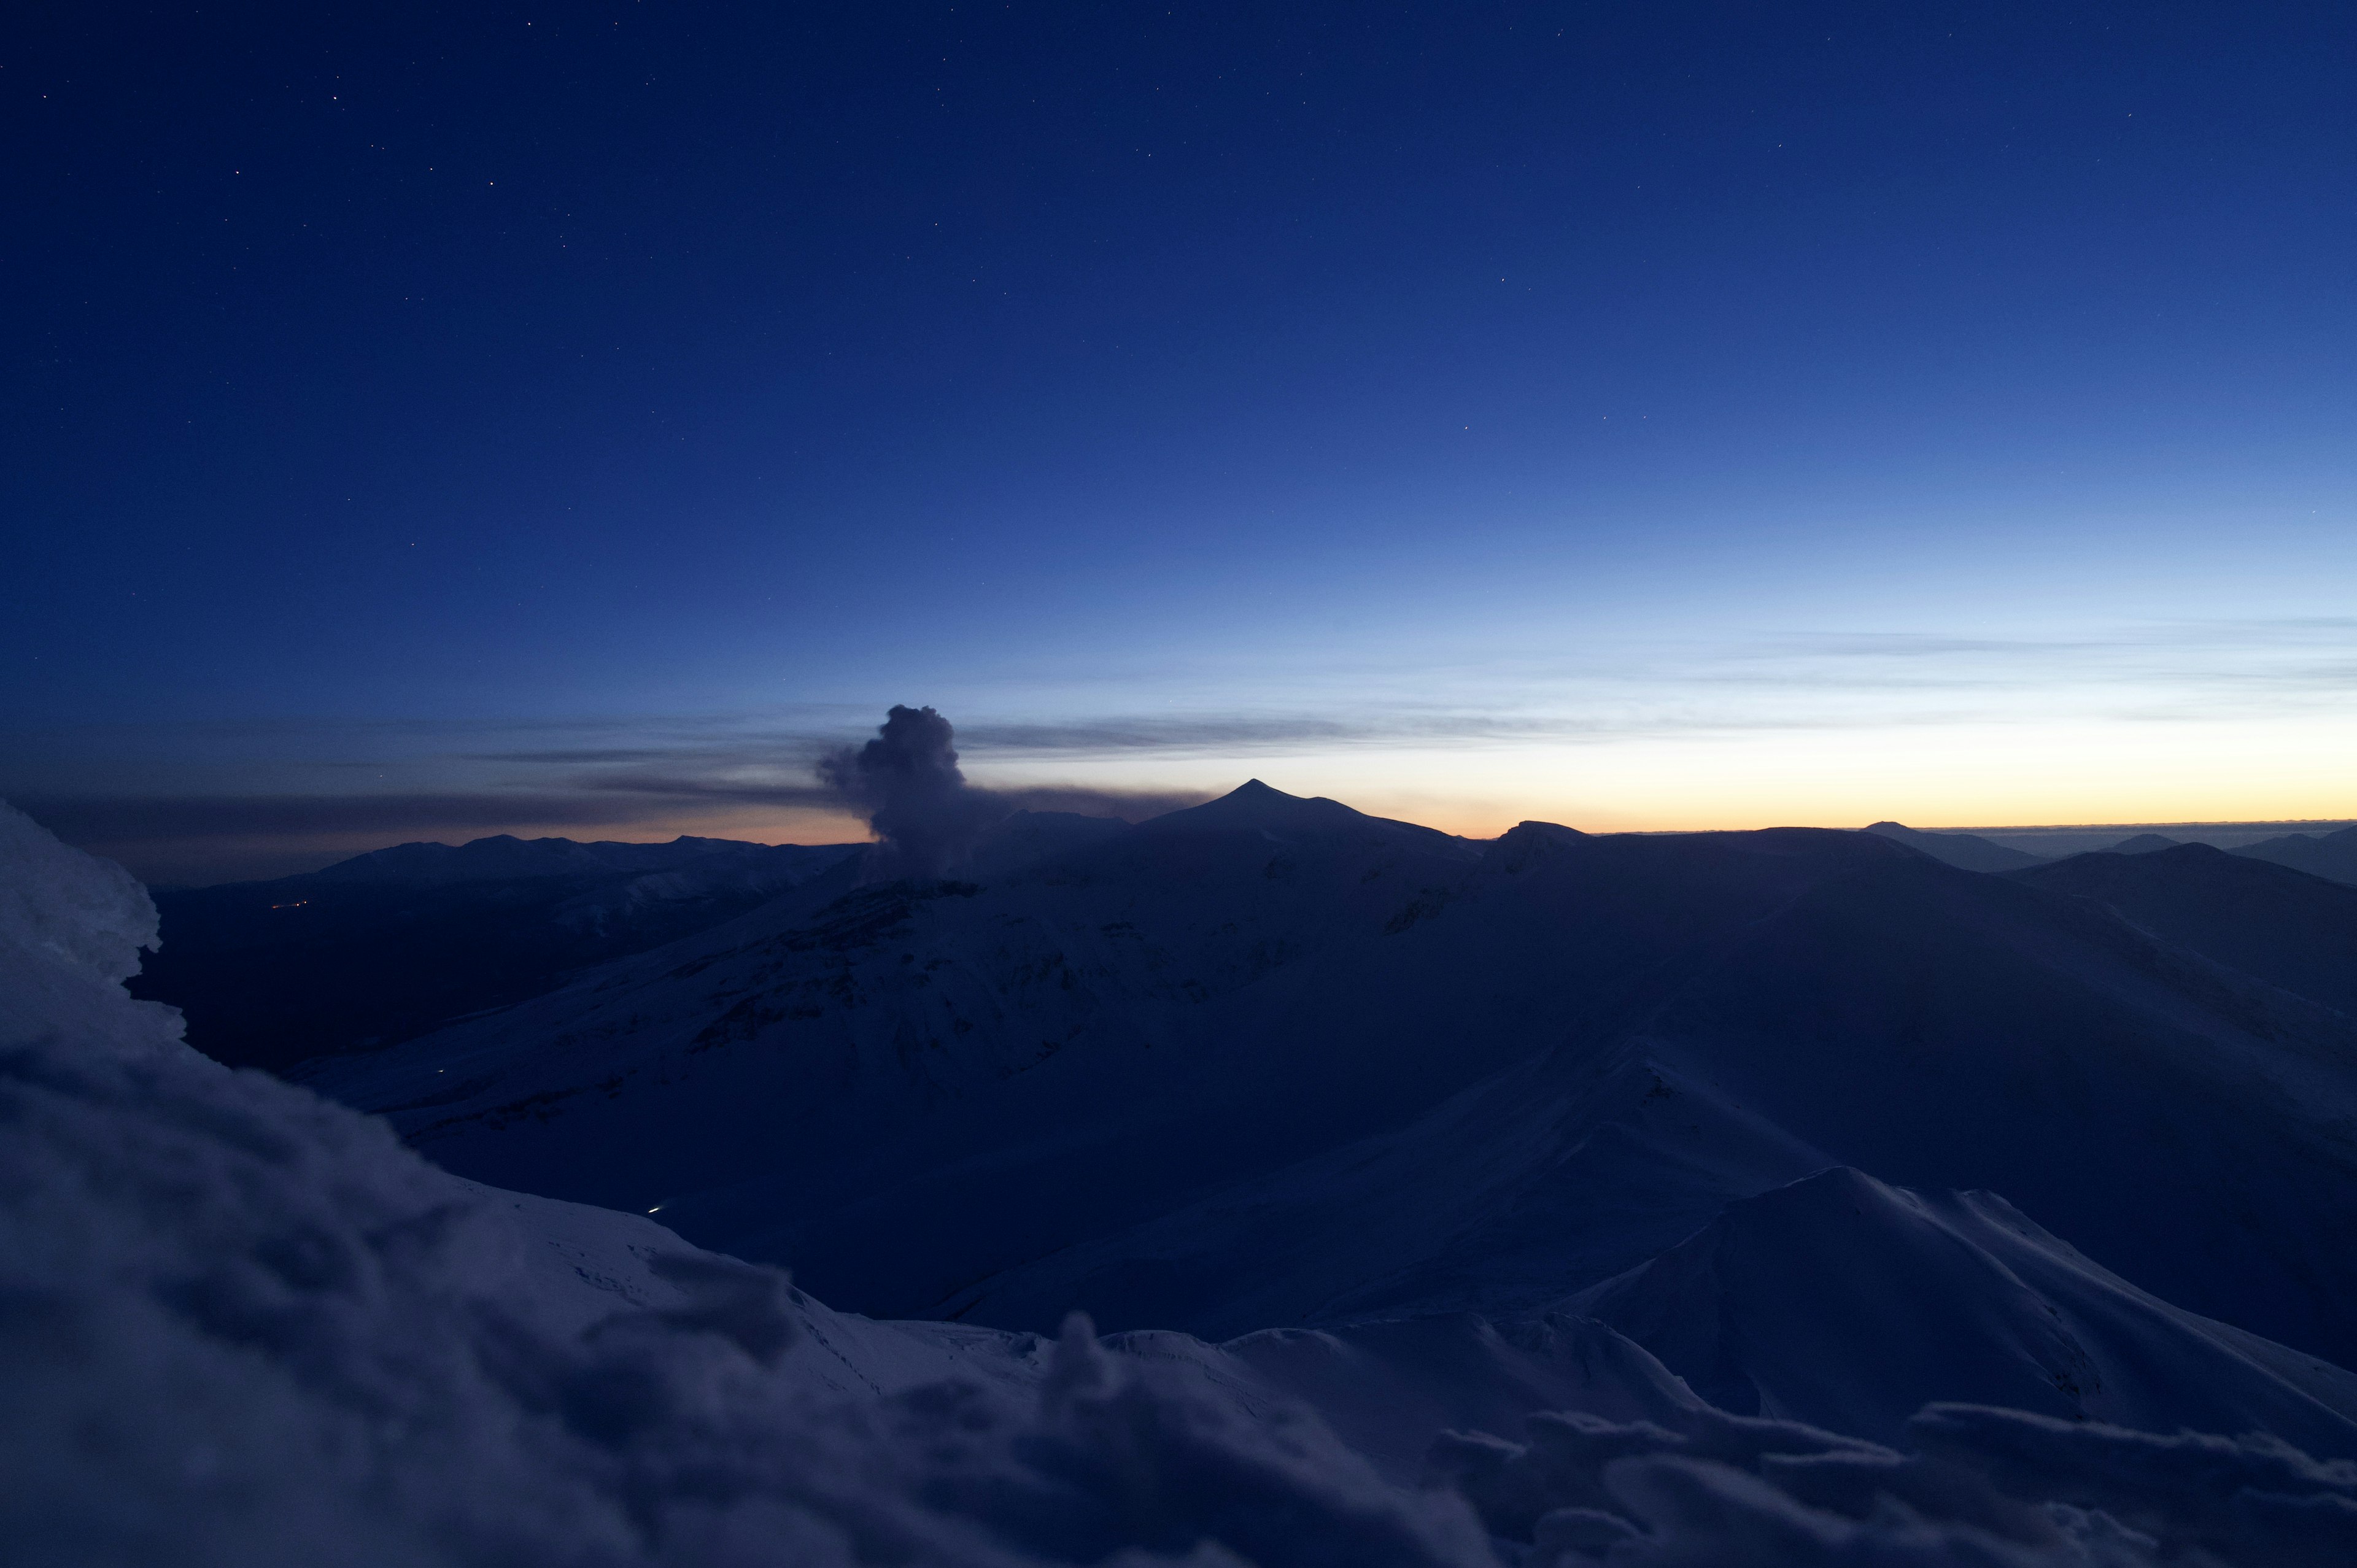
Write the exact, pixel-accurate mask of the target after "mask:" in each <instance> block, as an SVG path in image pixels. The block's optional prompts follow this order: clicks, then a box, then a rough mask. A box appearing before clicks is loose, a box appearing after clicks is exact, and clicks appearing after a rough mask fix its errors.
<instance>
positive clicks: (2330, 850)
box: [2233, 828, 2357, 886]
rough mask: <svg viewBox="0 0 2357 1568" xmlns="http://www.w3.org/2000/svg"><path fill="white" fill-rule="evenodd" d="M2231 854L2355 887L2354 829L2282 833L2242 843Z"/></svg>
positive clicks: (2356, 833) (2356, 842)
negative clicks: (2280, 835) (2249, 842)
mask: <svg viewBox="0 0 2357 1568" xmlns="http://www.w3.org/2000/svg"><path fill="white" fill-rule="evenodd" d="M2233 853H2234V854H2246V855H2249V856H2250V857H2251V858H2252V859H2253V860H2265V861H2270V862H2272V863H2274V864H2275V865H2288V866H2290V867H2291V868H2292V869H2293V870H2294V871H2305V872H2307V873H2309V875H2312V876H2327V877H2330V878H2331V879H2332V880H2333V881H2335V882H2346V883H2349V884H2351V885H2352V886H2357V828H2342V829H2341V831H2340V832H2333V833H2323V834H2315V833H2286V834H2284V836H2283V837H2281V838H2272V839H2266V840H2263V841H2262V842H2260V843H2254V844H2245V845H2244V846H2243V847H2242V848H2240V849H2238V850H2235V851H2233Z"/></svg>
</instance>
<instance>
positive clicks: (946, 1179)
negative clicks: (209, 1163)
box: [312, 787, 2357, 1359]
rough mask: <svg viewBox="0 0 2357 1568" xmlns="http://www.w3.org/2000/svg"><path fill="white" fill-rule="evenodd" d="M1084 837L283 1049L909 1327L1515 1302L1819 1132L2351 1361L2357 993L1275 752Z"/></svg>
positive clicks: (1862, 859)
mask: <svg viewBox="0 0 2357 1568" xmlns="http://www.w3.org/2000/svg"><path fill="white" fill-rule="evenodd" d="M1076 836H1077V835H1076ZM1089 836H1090V837H1091V838H1092V840H1093V842H1086V843H1078V842H1076V843H1071V846H1070V847H1064V848H1060V849H1059V848H1055V847H1053V846H1048V847H1046V848H1044V849H1043V851H1042V853H1040V854H1038V855H1037V857H1036V858H1031V859H1029V860H1028V862H1024V863H1022V864H1018V865H1010V867H1009V868H1008V869H1006V870H1005V871H1003V872H999V873H996V874H994V875H992V876H991V877H990V878H988V879H987V880H982V881H962V882H954V883H911V882H899V883H884V884H871V885H867V886H851V885H850V883H849V881H848V880H834V879H831V881H832V885H831V886H818V885H813V886H809V887H806V888H802V889H796V890H792V891H790V892H789V893H787V894H786V895H785V896H783V897H780V899H778V900H777V901H776V902H774V903H772V904H770V905H769V906H766V907H765V908H761V909H760V910H759V911H756V912H754V913H753V914H750V915H748V916H745V917H742V918H738V919H737V920H736V921H733V922H731V923H730V924H728V925H727V926H726V927H722V928H718V929H713V930H710V931H707V932H705V933H703V934H701V935H699V936H696V937H692V938H688V939H685V940H681V941H676V942H673V943H672V944H670V945H668V946H667V947H664V948H662V949H661V950H654V951H650V952H647V953H644V954H641V955H640V956H638V957H636V958H632V959H625V960H621V961H617V962H616V963H613V964H610V965H608V966H606V967H604V968H601V969H599V970H597V971H596V972H592V973H589V974H586V975H584V976H582V977H581V978H580V979H579V980H578V981H576V983H573V984H571V985H569V986H567V987H566V988H565V989H564V990H561V991H558V992H555V993H552V994H550V995H547V996H544V997H542V998H538V999H536V1000H533V1001H532V1002H529V1003H526V1004H522V1005H521V1006H519V1007H517V1008H515V1009H513V1010H511V1012H509V1013H506V1014H503V1015H500V1017H498V1018H497V1019H492V1020H484V1021H481V1022H478V1023H471V1024H461V1025H458V1026H454V1027H452V1028H449V1029H447V1030H445V1031H442V1032H440V1033H438V1034H436V1035H434V1036H428V1037H425V1038H421V1039H417V1040H413V1041H411V1042H409V1043H408V1044H406V1045H404V1046H402V1047H396V1048H393V1049H391V1050H385V1051H380V1052H376V1053H371V1054H370V1055H368V1056H364V1057H355V1058H345V1059H342V1060H339V1061H335V1062H331V1063H328V1064H324V1065H323V1066H322V1067H321V1068H320V1069H318V1070H317V1073H316V1074H315V1076H314V1078H313V1079H312V1081H314V1082H316V1083H317V1085H318V1086H319V1087H321V1088H322V1089H324V1090H328V1092H331V1093H333V1094H335V1095H337V1096H339V1097H340V1098H343V1099H345V1100H347V1101H350V1102H352V1103H354V1104H357V1105H360V1106H362V1107H364V1108H368V1109H372V1110H379V1111H382V1112H385V1113H387V1114H389V1115H390V1116H391V1117H392V1118H393V1121H394V1123H395V1125H396V1126H397V1127H399V1128H400V1129H402V1130H403V1132H404V1133H405V1135H407V1136H408V1137H409V1138H410V1139H411V1140H412V1141H413V1142H414V1144H416V1145H417V1146H418V1147H419V1148H420V1149H421V1150H423V1151H424V1152H425V1153H427V1154H428V1155H431V1156H432V1157H434V1158H435V1159H436V1160H437V1161H440V1162H442V1163H444V1164H446V1165H448V1166H449V1167H450V1168H452V1169H454V1170H457V1171H458V1172H460V1173H461V1174H465V1175H469V1176H476V1177H478V1178H479V1179H483V1180H488V1181H494V1182H498V1183H500V1184H503V1185H508V1186H514V1187H523V1188H526V1189H530V1190H537V1191H544V1192H548V1193H552V1194H555V1195H559V1196H564V1197H574V1198H578V1199H583V1200H587V1201H591V1202H597V1203H602V1204H606V1205H608V1206H611V1207H615V1208H633V1209H638V1210H641V1211H643V1210H645V1209H648V1208H655V1207H657V1206H660V1207H661V1209H662V1215H661V1217H662V1219H664V1221H665V1222H666V1223H669V1224H673V1225H674V1226H675V1227H677V1228H678V1229H679V1230H681V1231H682V1233H683V1234H685V1235H687V1236H689V1237H690V1238H691V1239H694V1240H698V1241H701V1242H703V1243H705V1244H707V1245H712V1246H716V1247H718V1248H720V1249H722V1250H725V1251H732V1252H735V1253H737V1254H738V1255H741V1256H748V1257H757V1258H766V1259H774V1260H779V1261H783V1262H791V1263H792V1265H793V1266H794V1267H795V1269H796V1271H797V1274H798V1277H800V1278H802V1279H804V1280H806V1281H807V1282H809V1283H810V1284H811V1286H812V1288H813V1290H816V1291H817V1292H819V1294H821V1295H823V1297H825V1298H826V1299H828V1300H830V1301H832V1302H834V1303H836V1304H838V1305H845V1306H848V1307H851V1308H854V1309H856V1310H862V1311H868V1312H874V1313H877V1314H882V1315H887V1316H957V1317H960V1318H962V1319H963V1321H966V1322H969V1323H979V1324H991V1325H997V1326H1009V1327H1024V1328H1036V1327H1042V1326H1053V1324H1054V1323H1055V1322H1056V1321H1057V1320H1058V1319H1059V1318H1060V1315H1061V1314H1062V1313H1063V1312H1064V1311H1065V1310H1067V1309H1068V1308H1070V1307H1072V1306H1075V1305H1079V1306H1085V1307H1087V1308H1089V1309H1090V1310H1092V1312H1094V1313H1096V1314H1097V1315H1098V1316H1099V1318H1100V1321H1102V1322H1104V1323H1107V1324H1109V1325H1112V1326H1161V1327H1181V1328H1187V1329H1189V1330H1192V1331H1195V1332H1198V1333H1202V1334H1206V1335H1212V1336H1224V1335H1227V1334H1232V1333H1240V1332H1244V1331H1247V1330H1249V1329H1253V1328H1256V1327H1265V1326H1268V1325H1270V1324H1274V1323H1288V1322H1312V1323H1314V1322H1321V1321H1346V1320H1350V1319H1352V1318H1355V1317H1361V1316H1368V1315H1375V1314H1386V1313H1400V1312H1423V1311H1437V1310H1458V1309H1465V1308H1471V1309H1475V1310H1480V1311H1483V1312H1493V1313H1494V1312H1505V1311H1519V1310H1524V1309H1526V1308H1530V1307H1532V1306H1534V1305H1536V1304H1542V1303H1544V1302H1547V1301H1553V1300H1558V1299H1560V1298H1561V1297H1563V1296H1564V1295H1565V1294H1568V1293H1570V1292H1574V1291H1577V1290H1579V1289H1581V1288H1584V1287H1586V1286H1587V1285H1590V1284H1593V1283H1596V1282H1598V1281H1600V1280H1603V1279H1605V1278H1608V1277H1609V1276H1611V1275H1613V1274H1615V1273H1620V1271H1623V1270H1626V1269H1628V1268H1631V1267H1632V1266H1634V1265H1635V1264H1638V1263H1641V1262H1643V1261H1645V1260H1646V1259H1648V1258H1651V1257H1652V1256H1655V1255H1656V1254H1658V1253H1660V1252H1661V1251H1663V1250H1664V1249H1665V1248H1668V1247H1671V1246H1673V1245H1674V1244H1676V1243H1677V1242H1678V1241H1679V1240H1682V1239H1683V1238H1684V1237H1686V1236H1688V1235H1690V1234H1692V1233H1693V1232H1694V1231H1695V1230H1697V1229H1698V1228H1699V1227H1701V1226H1703V1225H1706V1224H1707V1223H1708V1222H1709V1221H1710V1220H1711V1219H1712V1218H1713V1217H1714V1216H1716V1215H1717V1214H1718V1213H1719V1212H1720V1211H1721V1209H1722V1208H1724V1207H1725V1205H1726V1204H1727V1202H1729V1201H1730V1200H1735V1199H1740V1198H1744V1197H1750V1196H1753V1195H1756V1194H1758V1193H1761V1192H1765V1191H1768V1190H1770V1189H1771V1188H1774V1187H1781V1186H1782V1185H1784V1184H1786V1183H1789V1182H1791V1181H1793V1180H1795V1179H1797V1178H1799V1177H1801V1176H1806V1175H1808V1174H1810V1173H1811V1172H1812V1171H1815V1170H1819V1169H1822V1168H1824V1166H1826V1165H1835V1164H1847V1165H1856V1166H1858V1167H1860V1168H1861V1169H1865V1170H1868V1171H1871V1172H1873V1173H1874V1174H1875V1175H1876V1176H1878V1177H1879V1178H1880V1179H1883V1180H1885V1181H1889V1182H1895V1183H1900V1184H1904V1185H1907V1186H1910V1187H1921V1188H1925V1189H1927V1190H1928V1189H1989V1190H1994V1191H1996V1192H2000V1193H2003V1194H2004V1195H2006V1197H2007V1198H2009V1199H2011V1200H2012V1201H2014V1202H2017V1203H2018V1204H2019V1205H2020V1206H2021V1207H2022V1208H2023V1209H2024V1211H2026V1212H2029V1213H2032V1214H2035V1215H2037V1216H2038V1218H2039V1220H2040V1223H2041V1224H2043V1225H2046V1226H2048V1227H2050V1228H2051V1229H2052V1230H2053V1231H2054V1233H2055V1234H2057V1235H2060V1236H2062V1237H2064V1238H2067V1239H2068V1240H2070V1241H2071V1243H2072V1245H2074V1246H2076V1247H2078V1248H2079V1249H2080V1250H2081V1251H2083V1252H2085V1253H2086V1254H2087V1256H2088V1257H2090V1258H2091V1259H2093V1260H2094V1261H2095V1262H2097V1263H2099V1264H2101V1265H2102V1266H2104V1267H2105V1268H2108V1269H2111V1270H2114V1271H2115V1272H2116V1273H2120V1274H2121V1275H2123V1276H2125V1277H2126V1278H2128V1279H2131V1280H2134V1281H2136V1283H2137V1284H2138V1285H2140V1286H2142V1287H2143V1288H2145V1289H2147V1290H2150V1291H2153V1292H2155V1293H2156V1294H2159V1295H2160V1296H2162V1297H2164V1298H2166V1299H2168V1300H2169V1301H2171V1302H2174V1303H2176V1304H2177V1305H2179V1306H2180V1307H2183V1308H2186V1309H2188V1310H2190V1311H2192V1312H2195V1313H2198V1314H2200V1315H2201V1316H2207V1317H2212V1318H2216V1319H2219V1320H2222V1321H2223V1322H2226V1323H2229V1324H2232V1325H2233V1326H2237V1327H2240V1328H2244V1329H2247V1330H2250V1331H2252V1332H2255V1333H2261V1334H2265V1335H2266V1336H2268V1337H2272V1338H2275V1339H2277V1340H2280V1341H2282V1342H2284V1343H2286V1344H2289V1345H2292V1346H2295V1347H2298V1348H2305V1349H2309V1350H2313V1351H2316V1352H2318V1353H2320V1354H2324V1355H2328V1356H2337V1357H2341V1358H2347V1359H2357V1325H2352V1320H2351V1318H2350V1316H2349V1315H2348V1313H2347V1311H2346V1306H2345V1304H2346V1302H2347V1301H2348V1300H2350V1299H2352V1297H2357V1256H2344V1255H2342V1253H2341V1252H2340V1251H2335V1250H2331V1249H2321V1250H2319V1248H2318V1247H2317V1246H2316V1245H2315V1238H2316V1237H2317V1236H2318V1235H2319V1234H2323V1233H2326V1232H2329V1231H2330V1230H2332V1229H2333V1228H2334V1227H2335V1226H2336V1225H2338V1224H2339V1223H2340V1221H2341V1218H2342V1217H2345V1215H2346V1214H2347V1213H2348V1212H2351V1211H2352V1208H2357V1151H2352V1149H2351V1147H2350V1146H2349V1144H2348V1143H2347V1139H2346V1128H2347V1127H2348V1126H2349V1125H2350V1124H2351V1121H2352V1115H2357V1082H2352V1075H2351V1072H2350V1068H2349V1064H2350V1063H2351V1062H2352V1060H2357V1026H2352V1023H2351V1021H2350V1020H2349V1019H2348V1018H2346V1017H2344V1016H2342V1015H2341V1014H2339V1013H2337V1012H2334V1011H2331V1010H2330V1009H2329V1008H2328V1007H2327V1006H2325V1005H2323V1004H2320V1003H2319V1002H2316V1001H2312V1000H2309V999H2308V997H2307V996H2306V995H2305V994H2301V995H2295V994H2292V993H2289V992H2287V990H2285V989H2283V988H2281V987H2280V986H2279V985H2278V984H2277V983H2276V982H2274V981H2271V980H2267V979H2266V978H2264V977H2261V976H2253V975H2248V974H2245V973H2244V972H2240V971H2238V970H2233V969H2230V968H2226V967H2223V964H2224V960H2222V959H2218V958H2213V957H2211V956H2207V955H2204V954H2202V953H2201V952H2199V951H2196V950H2191V949H2190V948H2188V947H2187V946H2184V945H2182V944H2181V943H2179V942H2177V941H2173V940H2169V939H2168V938H2166V937H2164V936H2162V935H2159V934H2157V933H2156V932H2154V931H2153V930H2151V929H2147V928H2146V927H2144V926H2142V925H2140V924H2139V923H2138V922H2136V920H2134V919H2132V918H2127V917H2126V916H2123V915H2122V914H2120V913H2117V912H2115V910H2114V909H2113V908H2111V907H2109V906H2108V905H2107V904H2105V903H2104V902H2102V901H2099V900H2097V899H2095V898H2093V897H2087V896H2085V895H2083V894H2080V893H2077V892H2074V891H2069V890H2063V889H2050V888H2047V887H2043V886H2038V885H2037V884H2036V883H2034V882H2032V881H2029V880H2023V879H2018V878H2008V877H2004V876H1989V875H1975V874H1971V873H1966V872H1964V871H1960V870H1958V869H1956V868H1953V867H1951V866H1948V865H1943V864H1941V863H1939V862H1937V861H1935V860H1933V859H1932V858H1930V857H1929V856H1927V855H1925V854H1920V853H1918V852H1916V851H1915V850H1913V849H1911V848H1909V847H1906V846H1904V845H1902V844H1901V843H1894V842H1891V841H1890V840H1889V839H1888V838H1887V837H1885V836H1882V835H1878V834H1872V833H1856V832H1831V831H1821V830H1809V829H1781V830H1773V831H1769V832H1748V833H1696V834H1683V835H1603V836H1589V835H1580V834H1576V833H1573V832H1569V831H1568V830H1563V829H1556V828H1551V827H1548V826H1546V825H1544V824H1524V825H1523V827H1520V828H1517V829H1516V830H1515V831H1514V832H1512V833H1509V834H1507V835H1505V836H1504V837H1503V838H1502V839H1501V840H1499V841H1497V842H1496V843H1492V844H1489V845H1480V844H1472V843H1465V842H1464V841H1460V840H1457V839H1452V838H1449V837H1448V836H1447V835H1444V834H1440V833H1436V832H1428V831H1426V830H1422V829H1415V828H1412V827H1410V826H1408V825H1406V824H1401V823H1393V822H1384V821H1383V820H1381V819H1376V818H1371V817H1366V816H1363V815H1361V813H1358V812H1355V811H1351V810H1350V809H1349V808H1347V807H1344V806H1341V805H1340V804H1338V803H1335V802H1330V801H1315V800H1297V799H1295V798H1292V797H1288V796H1285V795H1282V794H1281V793H1280V792H1277V791H1275V790H1268V789H1265V787H1261V788H1248V789H1245V790H1242V791H1239V792H1237V793H1236V794H1234V795H1231V796H1229V797H1226V798H1224V799H1223V800H1219V801H1214V802H1212V803H1211V804H1210V805H1208V806H1205V807H1201V808H1197V809H1194V810H1192V811H1186V812H1179V813H1174V814H1173V815H1172V816H1170V817H1166V818H1161V819H1157V820H1156V821H1154V822H1147V823H1145V824H1142V825H1140V826H1138V827H1136V828H1132V829H1123V828H1119V827H1117V826H1113V827H1103V828H1099V829H1094V830H1091V832H1090V835H1089ZM988 853H989V849H988V845H987V843H985V845H984V846H983V847H982V848H981V849H979V850H978V851H977V852H976V857H975V858H976V861H977V863H979V862H980V861H981V860H982V859H983V858H984V857H985V855H986V854H988ZM2181 853H2182V852H2177V851H2172V852H2167V853H2166V854H2162V855H2159V856H2156V857H2151V858H2150V859H2149V860H2147V859H2144V858H2138V859H2136V860H2128V859H2125V858H2123V857H2098V858H2108V859H2110V860H2111V861H2113V862H2114V863H2115V864H2118V865H2136V866H2144V865H2162V866H2165V865H2166V864H2167V863H2169V862H2170V861H2171V860H2172V859H2173V857H2175V856H2176V855H2178V854H2181ZM846 876H847V873H846ZM2287 918H2316V919H2319V920H2320V919H2325V918H2330V910H2329V909H2327V908H2324V907H2323V906H2319V908H2318V910H2316V911H2311V912H2310V914H2309V915H2305V916H2295V917H2287ZM2314 940H2316V941H2318V942H2325V941H2328V940H2329V939H2328V938H2327V937H2324V936H2321V935H2319V936H2317V937H2316V938H2315V939H2314ZM2221 950H2222V949H2221ZM2313 988H2314V987H2313V986H2311V989H2313ZM2160 1149H2166V1150H2168V1151H2169V1154H2168V1157H2166V1158H2156V1157H2155V1155H2154V1151H2156V1150H2160Z"/></svg>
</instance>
